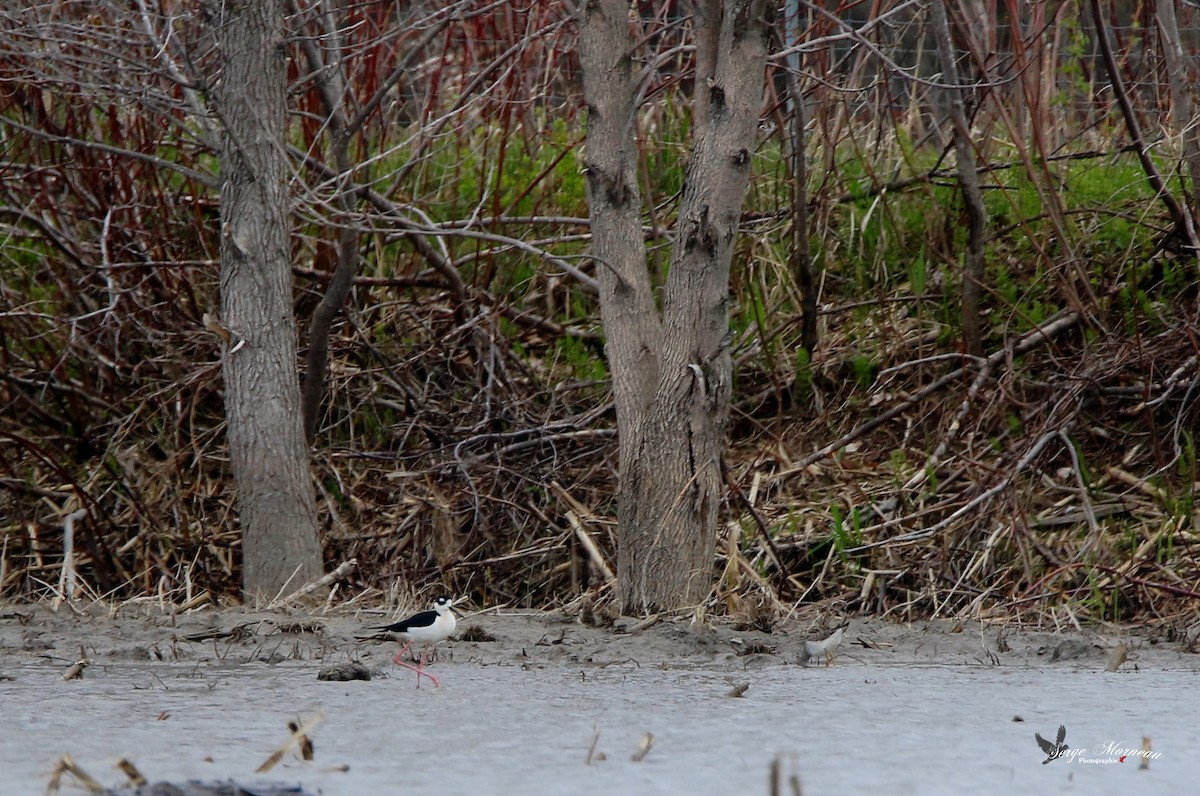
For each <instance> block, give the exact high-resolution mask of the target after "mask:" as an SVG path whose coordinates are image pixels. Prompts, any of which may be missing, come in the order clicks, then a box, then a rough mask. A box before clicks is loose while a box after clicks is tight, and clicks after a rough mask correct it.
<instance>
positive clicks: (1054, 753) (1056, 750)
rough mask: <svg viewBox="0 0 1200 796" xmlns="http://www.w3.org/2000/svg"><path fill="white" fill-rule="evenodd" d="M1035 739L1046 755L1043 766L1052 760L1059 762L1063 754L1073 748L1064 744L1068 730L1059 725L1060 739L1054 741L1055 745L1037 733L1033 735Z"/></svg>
mask: <svg viewBox="0 0 1200 796" xmlns="http://www.w3.org/2000/svg"><path fill="white" fill-rule="evenodd" d="M1033 737H1034V738H1037V744H1038V746H1040V747H1042V751H1043V752H1045V753H1046V759H1045V760H1043V761H1042V765H1043V766H1044V765H1046V764H1047V763H1049V762H1050V761H1051V760H1057V759H1058V758H1060V757H1062V755H1063V752H1065V751H1067V750H1068V749H1070V748H1071V747H1069V746H1067V745H1066V744H1065V743H1063V741H1065V740H1066V739H1067V728H1066V727H1064V726H1063V725H1061V724H1060V725H1058V737H1057V738H1055V739H1054V743H1050V742H1049V741H1047V740H1046V739H1045V738H1043V737H1042V736H1041V735H1038V734H1037V733H1036V732H1035V733H1034V734H1033Z"/></svg>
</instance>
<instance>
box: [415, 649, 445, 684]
mask: <svg viewBox="0 0 1200 796" xmlns="http://www.w3.org/2000/svg"><path fill="white" fill-rule="evenodd" d="M427 654H429V648H428V647H427V648H426V649H425V650H424V651H423V652H422V653H421V662H420V663H418V664H417V688H420V687H421V675H425V676H426V677H428V678H429V679H430V680H432V681H433V687H434V688H441V687H442V684H441V683H439V682H438V679H437V678H436V677H434V676H433V675H432V674H430V673H429V672H427V671H425V656H426V655H427Z"/></svg>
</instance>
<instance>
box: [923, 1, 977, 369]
mask: <svg viewBox="0 0 1200 796" xmlns="http://www.w3.org/2000/svg"><path fill="white" fill-rule="evenodd" d="M930 10H931V11H932V12H933V34H934V38H936V39H937V43H938V52H939V53H940V55H941V60H942V77H943V80H942V82H943V83H948V84H950V85H952V86H956V85H959V79H958V65H957V63H956V56H957V53H956V52H955V47H954V37H953V36H951V35H950V22H949V20H948V18H947V15H946V5H945V2H944V0H935V2H933V3H932V4H931V6H930ZM946 104H947V105H948V107H949V111H950V121H951V124H952V126H953V128H954V153H955V159H956V161H957V166H958V182H959V185H960V186H961V187H962V195H963V206H964V210H965V213H966V216H967V251H966V254H965V256H964V257H963V275H962V324H963V347H964V348H965V349H966V351H967V353H968V354H974V355H975V356H981V355H982V354H983V319H982V317H981V314H980V313H981V311H982V310H981V308H980V299H981V297H982V296H983V284H984V279H985V273H984V256H983V255H984V252H983V242H984V240H983V239H984V233H985V229H986V223H987V212H986V211H985V210H984V207H983V193H982V192H981V190H980V188H979V174H978V173H977V172H976V171H975V146H974V145H973V144H972V143H971V125H970V123H969V122H968V121H967V112H966V108H965V107H964V106H963V99H962V93H961V91H960V90H959V89H953V88H952V89H947V90H946Z"/></svg>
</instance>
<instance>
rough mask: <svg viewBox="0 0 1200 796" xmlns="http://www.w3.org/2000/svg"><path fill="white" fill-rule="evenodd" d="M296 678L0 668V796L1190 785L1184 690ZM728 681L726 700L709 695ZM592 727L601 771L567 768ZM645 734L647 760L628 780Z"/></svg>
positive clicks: (1164, 684) (1161, 682)
mask: <svg viewBox="0 0 1200 796" xmlns="http://www.w3.org/2000/svg"><path fill="white" fill-rule="evenodd" d="M843 660H844V659H843ZM317 669H318V666H317V665H316V664H311V663H286V664H279V665H274V666H268V665H266V664H246V665H241V666H236V667H230V668H220V667H216V666H207V665H201V666H198V667H197V666H183V665H175V664H153V665H146V664H133V665H113V666H106V667H94V668H92V669H89V670H88V671H87V676H86V677H85V678H84V679H82V680H78V681H72V682H64V681H63V680H62V679H61V677H60V672H61V667H59V666H52V665H46V666H44V667H39V666H25V667H19V668H15V669H8V670H6V673H7V674H9V675H11V676H14V677H15V679H14V680H11V681H4V682H0V794H36V793H41V792H43V791H44V789H45V787H46V783H47V781H48V779H49V776H50V772H51V771H52V769H53V766H54V762H55V761H56V760H57V759H58V758H59V757H60V756H61V755H63V754H70V755H71V756H72V757H73V758H74V760H75V762H76V763H78V764H79V765H80V766H81V767H82V768H84V769H85V770H86V771H88V773H90V774H91V775H92V776H94V777H96V778H97V779H99V780H100V781H101V782H103V783H104V784H106V785H112V786H117V785H120V784H122V783H123V777H122V775H121V774H120V773H119V772H118V771H116V770H115V769H114V768H113V764H114V763H115V761H116V760H118V759H119V758H121V757H123V756H124V757H128V758H129V759H130V760H132V761H133V762H134V763H136V764H137V766H138V767H139V768H140V769H141V770H142V772H143V773H144V774H146V776H147V777H149V778H150V780H151V781H152V782H153V781H159V780H168V781H172V782H180V781H183V780H188V779H203V780H206V781H212V780H220V779H234V780H236V781H239V782H254V781H261V780H263V779H266V780H271V781H283V782H291V783H299V784H301V785H303V786H304V787H305V788H306V789H307V790H308V791H309V792H312V793H323V794H329V795H335V794H375V793H380V794H393V793H410V792H420V793H424V794H443V793H445V794H721V793H735V792H736V793H739V794H760V793H761V794H767V793H768V792H769V791H768V774H769V769H770V766H771V763H772V761H773V760H774V759H775V758H776V757H777V756H778V755H783V756H784V760H785V765H784V769H783V770H784V772H785V774H789V773H792V772H794V773H796V774H798V776H799V777H800V779H801V781H802V783H803V786H804V793H805V794H806V796H819V795H820V794H848V793H878V794H966V793H971V794H1005V796H1012V794H1031V793H1078V794H1110V793H1111V794H1143V793H1144V794H1175V793H1179V794H1183V793H1196V792H1197V785H1196V783H1198V782H1200V762H1198V761H1197V759H1196V757H1195V756H1194V754H1193V752H1194V750H1195V749H1196V745H1197V744H1196V742H1197V740H1200V731H1198V730H1197V718H1196V706H1197V699H1196V698H1195V692H1196V688H1197V686H1198V685H1200V679H1198V677H1197V674H1196V673H1195V672H1192V671H1149V670H1142V671H1138V672H1128V673H1119V674H1109V673H1104V672H1099V671H1090V670H1073V671H1072V670H1065V669H1061V668H1055V669H1046V668H1025V667H1003V666H1000V667H984V666H956V667H947V666H887V667H883V666H877V665H863V664H857V663H854V662H849V663H847V664H843V663H842V662H841V661H839V663H838V665H836V666H833V667H830V668H824V667H817V668H807V669H804V668H800V667H794V666H776V667H768V668H764V669H759V670H754V671H749V672H745V673H739V674H736V675H729V674H727V673H721V672H713V671H704V670H662V669H657V668H638V667H636V666H634V665H633V664H627V665H621V666H608V667H604V668H600V667H594V666H589V667H584V668H572V667H569V666H566V665H562V666H546V667H545V668H531V669H529V670H525V669H522V668H521V667H519V666H479V665H475V664H471V663H445V664H438V665H437V666H436V667H435V669H434V671H436V672H437V674H438V676H439V677H440V678H441V680H442V688H440V689H433V688H430V687H428V685H427V684H426V685H425V687H423V688H422V689H421V690H419V691H418V690H416V689H415V688H414V687H413V686H414V679H413V677H411V676H410V675H409V674H408V673H403V674H400V673H395V674H393V675H392V676H390V677H385V678H382V679H376V680H373V681H371V682H349V683H329V682H319V681H318V680H317V679H316V673H317ZM743 681H749V682H750V688H749V690H747V691H746V693H745V696H744V697H743V698H740V699H731V698H728V697H727V696H726V693H727V692H728V691H729V690H730V688H731V684H732V683H735V682H743ZM318 711H321V712H323V713H324V719H323V720H322V721H321V723H320V724H319V725H318V726H317V727H316V729H315V730H314V731H313V733H312V735H311V737H312V740H313V742H314V744H315V747H316V755H315V759H314V760H313V761H311V762H305V761H302V760H300V759H298V758H297V757H296V756H295V754H289V755H288V756H287V757H286V758H285V760H284V762H283V763H281V764H280V765H279V766H277V767H276V768H275V769H274V770H273V771H272V772H271V773H270V774H268V775H255V774H254V773H253V772H254V769H255V768H256V767H257V766H258V765H259V764H260V763H262V762H263V760H265V759H266V758H267V757H268V755H270V754H271V752H273V751H274V750H275V749H276V748H277V747H278V746H279V745H280V744H282V742H283V741H284V740H285V738H286V737H287V730H286V726H285V725H286V723H287V721H288V720H290V719H294V718H297V717H299V718H301V719H302V720H307V719H308V718H310V717H311V716H313V715H314V714H316V713H317V712H318ZM1018 716H1019V717H1020V718H1021V719H1023V721H1014V717H1018ZM1060 724H1062V725H1065V727H1066V728H1067V736H1066V742H1067V744H1068V746H1070V747H1071V748H1072V749H1080V748H1082V747H1087V748H1088V749H1089V751H1090V752H1091V753H1092V754H1090V755H1089V758H1091V759H1100V758H1106V757H1107V758H1111V759H1112V760H1113V762H1109V763H1104V764H1101V763H1086V762H1082V761H1079V760H1070V761H1068V760H1065V759H1060V760H1056V761H1053V762H1051V763H1049V764H1047V765H1043V764H1042V761H1043V760H1044V759H1045V755H1043V754H1042V753H1041V752H1040V750H1039V749H1038V747H1037V744H1036V743H1035V741H1034V737H1033V736H1034V732H1039V733H1041V734H1042V736H1043V737H1050V738H1051V739H1052V738H1053V736H1054V735H1055V733H1056V731H1057V728H1058V726H1059V725H1060ZM594 730H599V733H600V735H599V742H598V744H597V746H596V749H597V751H599V752H602V753H603V754H604V755H605V756H606V759H604V760H600V761H596V762H593V764H592V765H590V766H589V765H587V764H586V763H585V758H586V756H587V751H588V746H589V743H590V741H591V739H592V736H593V731H594ZM647 732H649V733H652V734H653V736H654V745H653V748H652V749H651V751H650V753H649V754H648V755H647V756H646V757H645V759H644V760H642V761H641V762H633V761H632V760H630V755H632V754H633V752H634V751H635V750H636V749H637V747H638V744H639V742H640V741H641V739H642V737H643V735H644V734H645V733H647ZM1144 735H1145V736H1149V737H1150V738H1151V741H1152V744H1153V749H1154V750H1155V751H1156V752H1160V753H1161V757H1159V758H1158V759H1154V760H1152V761H1151V764H1150V766H1149V768H1148V769H1146V770H1139V767H1138V761H1137V760H1136V759H1135V758H1132V757H1130V758H1127V759H1126V761H1125V762H1124V763H1118V762H1115V755H1105V754H1102V753H1100V752H1101V750H1100V749H1099V747H1103V746H1105V745H1106V744H1108V743H1109V742H1112V743H1113V744H1115V745H1116V746H1120V747H1133V748H1139V749H1140V748H1141V745H1142V737H1143V736H1144ZM343 765H344V766H348V767H349V769H348V770H347V771H338V770H330V769H331V768H333V767H338V766H343ZM64 792H66V793H69V792H72V791H71V790H70V789H64ZM74 792H82V791H81V790H75V791H74ZM785 792H786V790H785Z"/></svg>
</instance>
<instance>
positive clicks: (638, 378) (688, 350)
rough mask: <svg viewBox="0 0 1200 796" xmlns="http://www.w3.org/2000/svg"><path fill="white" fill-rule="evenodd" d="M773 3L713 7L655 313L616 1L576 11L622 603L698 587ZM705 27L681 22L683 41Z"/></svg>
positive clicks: (699, 597)
mask: <svg viewBox="0 0 1200 796" xmlns="http://www.w3.org/2000/svg"><path fill="white" fill-rule="evenodd" d="M773 8H774V5H773V4H772V3H768V2H765V0H735V2H731V3H727V4H726V6H725V9H724V13H723V14H721V16H720V20H721V29H720V33H719V45H718V52H717V58H716V64H715V71H714V75H713V77H712V79H711V80H707V81H705V82H704V83H703V84H700V83H698V84H697V90H702V91H705V92H706V96H705V97H704V98H703V100H702V101H701V102H700V103H699V104H700V106H702V107H704V108H705V109H706V110H705V113H704V115H705V117H706V120H705V122H704V125H703V127H700V128H694V135H695V136H696V143H695V145H694V147H693V149H692V154H691V158H690V160H689V162H688V166H687V170H686V175H685V176H686V187H685V188H684V192H683V199H682V202H681V205H680V210H679V219H678V222H677V228H676V232H675V237H674V241H673V244H672V250H671V258H670V272H669V273H668V275H667V280H666V284H665V286H664V290H663V310H662V316H661V317H660V316H659V315H658V312H657V310H656V308H655V301H654V295H653V293H652V291H651V283H650V279H649V274H648V271H647V266H646V250H645V244H644V242H643V238H642V233H641V223H640V219H641V198H640V195H639V193H638V189H637V181H636V173H635V170H634V169H635V165H636V155H635V141H634V124H635V119H636V112H637V108H636V106H635V99H636V96H637V90H636V89H637V82H636V79H635V77H634V76H633V71H632V61H631V55H632V53H633V50H634V41H635V40H634V37H633V36H632V35H631V29H630V18H629V10H628V9H629V6H628V4H627V3H625V2H623V1H622V0H591V1H590V2H587V3H585V4H584V5H583V7H582V10H581V15H582V19H581V35H580V59H581V63H582V64H583V71H584V95H585V98H586V100H587V105H588V131H587V160H586V163H585V174H586V177H587V183H586V184H587V194H588V202H589V204H590V207H591V214H592V254H593V256H595V257H596V258H597V260H599V261H600V266H599V267H598V269H597V273H598V276H599V281H600V288H601V289H600V302H601V318H602V321H603V324H604V331H605V335H606V337H607V342H606V353H607V355H608V360H609V369H610V372H611V373H612V379H613V391H614V394H615V398H616V404H617V425H618V432H619V434H620V457H621V475H620V485H619V487H618V495H617V525H618V541H619V546H620V549H619V551H618V558H617V577H618V581H619V583H620V591H621V604H622V609H623V610H625V611H627V612H644V613H650V612H654V611H659V610H671V609H676V608H681V607H687V606H692V605H696V604H697V603H699V602H701V601H703V599H704V597H705V595H706V594H707V593H708V591H709V589H710V587H711V585H712V567H713V555H714V552H715V544H716V529H717V518H718V509H719V507H720V501H721V497H722V494H723V488H722V482H721V469H720V459H721V455H722V453H723V451H724V446H725V428H726V424H727V420H728V415H729V395H730V375H731V363H730V357H729V348H728V340H727V339H726V338H727V335H728V331H729V315H728V292H729V269H730V262H731V260H732V257H733V245H734V241H735V238H736V234H737V226H738V219H739V217H740V214H741V207H742V200H743V198H744V196H745V192H746V187H747V184H748V182H749V175H750V161H751V155H752V151H753V141H754V138H755V132H756V129H757V125H758V119H759V112H760V110H761V106H762V96H763V73H764V71H765V68H766V56H767V32H768V30H769V27H770V22H771V20H770V17H771V14H772V11H773ZM708 18H709V17H707V16H706V17H705V20H707V19H708ZM703 21H704V20H701V22H703ZM705 35H706V34H705V33H704V32H702V31H700V30H697V31H696V36H697V40H700V41H702V40H703V39H704V37H705Z"/></svg>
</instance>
